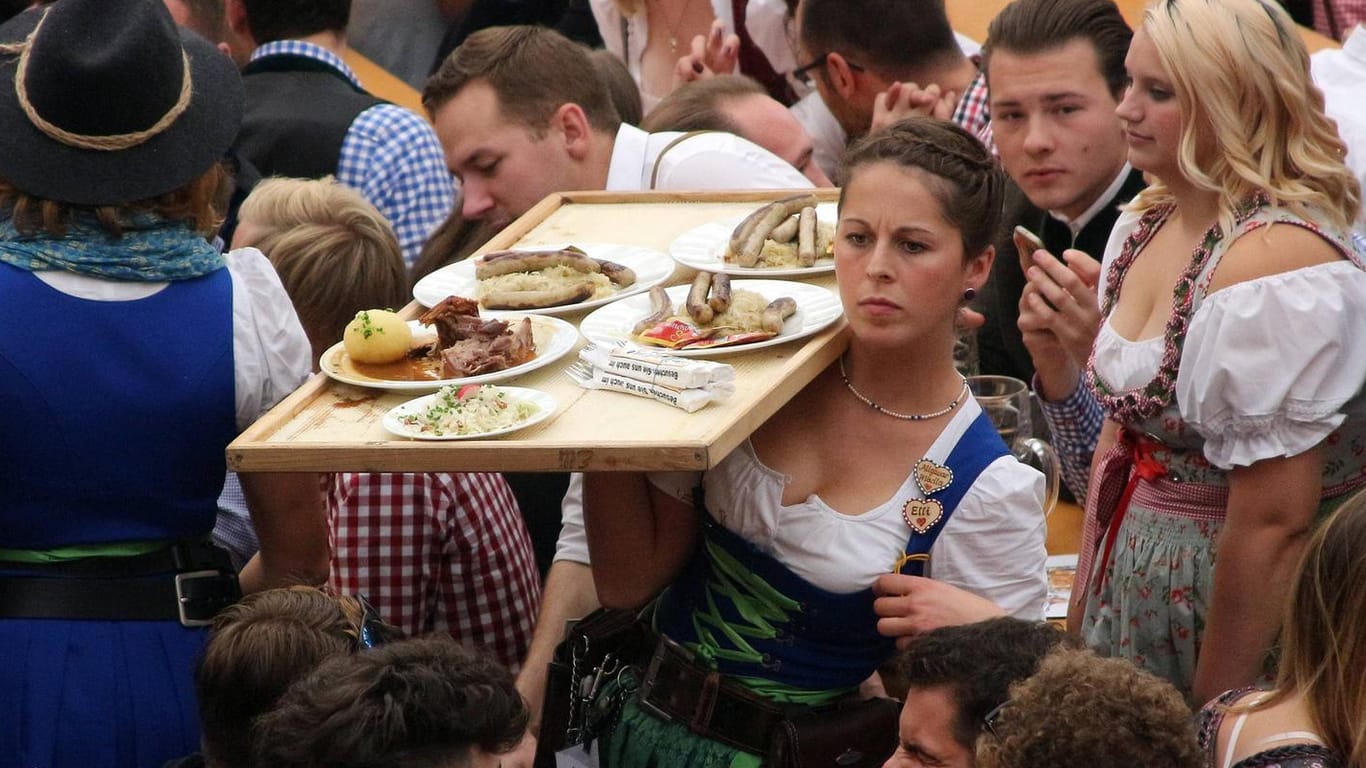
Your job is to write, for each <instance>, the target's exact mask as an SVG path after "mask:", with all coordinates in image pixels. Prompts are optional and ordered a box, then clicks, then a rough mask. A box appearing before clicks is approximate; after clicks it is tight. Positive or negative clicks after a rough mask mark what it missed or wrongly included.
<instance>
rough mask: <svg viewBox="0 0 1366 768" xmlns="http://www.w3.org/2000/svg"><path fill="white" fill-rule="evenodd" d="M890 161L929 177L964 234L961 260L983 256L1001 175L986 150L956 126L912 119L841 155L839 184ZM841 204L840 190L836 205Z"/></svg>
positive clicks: (995, 221) (997, 210)
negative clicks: (867, 166) (842, 158)
mask: <svg viewBox="0 0 1366 768" xmlns="http://www.w3.org/2000/svg"><path fill="white" fill-rule="evenodd" d="M878 162H891V163H895V164H897V165H899V166H901V167H903V168H907V169H916V170H920V171H922V172H923V173H924V174H926V175H928V176H929V177H930V179H928V180H927V181H928V183H927V187H928V188H929V190H930V193H931V194H933V195H934V197H935V199H936V200H938V201H939V206H940V208H942V209H943V215H944V219H945V220H946V221H948V222H949V223H950V224H952V225H953V226H954V227H955V228H957V229H958V231H959V232H961V233H962V235H963V257H964V258H971V257H973V256H976V255H977V254H979V253H981V252H982V251H983V250H985V249H986V248H987V246H988V245H990V244H991V242H992V237H993V235H994V234H995V232H996V230H997V228H998V227H999V226H1000V222H1001V204H1002V202H1001V201H1002V196H1003V195H1004V190H1005V176H1004V174H1003V173H1002V172H1001V169H1000V167H999V166H998V165H997V163H996V159H995V158H994V157H992V156H991V153H990V152H989V151H987V148H986V147H984V146H982V142H980V141H978V140H977V139H976V138H974V137H973V136H972V134H970V133H968V132H967V131H965V130H963V129H962V128H960V127H959V126H957V125H955V124H953V123H949V122H945V121H943V120H934V119H932V118H928V117H913V118H910V119H908V120H903V121H901V122H899V123H896V124H894V125H892V126H889V127H887V128H885V129H883V130H881V131H878V132H877V133H874V134H870V135H868V136H865V137H864V138H862V139H860V140H859V141H857V142H855V143H854V145H853V146H851V147H849V149H848V151H846V152H845V154H844V161H843V163H842V167H841V173H840V179H841V184H842V185H844V186H847V185H848V183H849V179H850V178H851V177H852V176H853V174H854V172H855V171H856V170H857V169H858V168H859V167H860V166H864V165H871V164H873V163H878ZM843 204H844V196H843V193H842V192H841V195H840V205H841V207H842V206H843Z"/></svg>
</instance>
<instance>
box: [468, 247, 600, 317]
mask: <svg viewBox="0 0 1366 768" xmlns="http://www.w3.org/2000/svg"><path fill="white" fill-rule="evenodd" d="M550 267H569V268H571V269H574V270H577V271H579V272H583V273H586V274H588V273H594V272H601V271H602V267H601V266H599V264H598V262H597V261H595V260H593V259H590V258H589V257H588V256H587V255H586V254H585V253H584V252H583V251H580V250H578V249H577V248H565V249H563V250H559V251H496V252H494V253H486V254H484V255H483V256H481V257H479V258H477V259H475V261H474V276H475V278H477V279H479V280H484V279H487V278H490V277H497V276H499V275H510V274H512V273H513V272H533V271H535V270H538V269H548V268H550ZM484 306H488V304H485V305H484Z"/></svg>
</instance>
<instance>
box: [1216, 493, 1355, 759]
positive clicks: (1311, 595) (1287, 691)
mask: <svg viewBox="0 0 1366 768" xmlns="http://www.w3.org/2000/svg"><path fill="white" fill-rule="evenodd" d="M1363 583H1366V494H1362V493H1359V494H1357V495H1355V496H1353V497H1352V500H1351V501H1349V502H1347V503H1346V504H1344V505H1343V506H1342V508H1341V509H1340V510H1338V511H1337V513H1335V514H1334V515H1333V516H1332V517H1331V518H1329V520H1328V522H1326V523H1324V524H1323V526H1322V527H1320V528H1319V530H1318V531H1317V532H1316V533H1315V534H1314V538H1313V539H1312V540H1311V541H1310V542H1309V546H1308V549H1307V551H1306V552H1305V558H1304V562H1303V563H1302V564H1301V566H1300V572H1299V578H1298V579H1297V580H1296V581H1295V583H1294V584H1292V585H1291V592H1290V600H1289V601H1287V603H1286V611H1285V623H1284V626H1283V629H1282V632H1281V649H1282V654H1281V661H1280V673H1279V675H1278V677H1277V679H1276V687H1275V688H1274V689H1273V690H1271V691H1268V692H1253V691H1252V690H1250V689H1247V688H1243V689H1238V690H1233V691H1229V692H1228V693H1226V694H1224V695H1223V696H1220V697H1219V699H1218V700H1217V701H1215V702H1211V703H1210V704H1209V705H1208V706H1206V707H1205V710H1204V711H1203V712H1202V722H1201V728H1200V741H1201V743H1202V745H1203V746H1204V747H1205V749H1206V750H1207V751H1208V757H1209V762H1208V764H1209V765H1212V766H1218V767H1219V768H1230V767H1231V766H1233V765H1237V766H1239V768H1269V767H1270V766H1280V768H1339V766H1342V767H1343V768H1362V766H1366V625H1363V623H1362V622H1363V620H1366V602H1363V600H1366V591H1363V590H1362V589H1361V588H1360V587H1361V584H1363ZM1230 706H1231V707H1232V708H1233V712H1234V713H1236V716H1234V717H1227V718H1226V717H1225V712H1226V711H1227V710H1228V708H1229V707H1230Z"/></svg>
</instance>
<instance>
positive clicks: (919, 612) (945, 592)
mask: <svg viewBox="0 0 1366 768" xmlns="http://www.w3.org/2000/svg"><path fill="white" fill-rule="evenodd" d="M873 594H875V595H877V599H876V600H874V601H873V611H874V612H875V613H877V615H878V617H879V618H878V621H877V631H878V633H879V634H881V635H883V636H884V637H895V638H896V645H897V647H898V648H904V647H906V645H907V644H909V643H910V642H911V640H912V638H914V637H915V636H916V635H919V634H921V633H923V632H929V631H930V630H934V629H939V628H940V627H951V626H955V625H958V624H971V623H973V622H977V621H983V620H985V619H991V618H995V617H997V616H1004V615H1006V612H1005V611H1004V610H1002V609H1001V607H1000V606H999V605H997V604H995V603H993V602H991V601H990V600H988V599H986V598H985V597H978V596H977V595H974V594H972V593H971V592H968V591H967V590H963V589H959V588H958V587H955V586H952V585H950V584H945V583H944V582H942V581H935V580H934V579H926V578H923V577H921V576H906V575H903V574H899V573H888V574H884V575H882V576H879V577H878V578H877V581H875V582H873Z"/></svg>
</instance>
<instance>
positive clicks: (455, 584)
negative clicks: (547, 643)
mask: <svg viewBox="0 0 1366 768" xmlns="http://www.w3.org/2000/svg"><path fill="white" fill-rule="evenodd" d="M327 495H328V499H327V500H328V512H329V515H330V517H331V540H332V542H331V543H332V586H333V588H335V589H336V590H338V591H339V592H341V593H343V594H354V593H363V594H365V595H366V596H367V597H368V598H369V599H370V602H371V603H372V604H373V605H374V606H375V608H376V609H377V610H378V611H379V613H380V616H382V617H383V618H384V620H385V621H387V622H389V623H390V624H393V625H394V626H397V627H399V628H401V629H402V630H404V631H405V632H407V633H409V634H410V635H421V634H428V633H432V632H447V633H449V634H450V635H451V636H452V637H454V638H455V639H456V640H459V641H461V642H465V643H470V644H472V645H477V646H481V647H483V648H486V649H488V650H489V651H491V652H492V653H493V654H494V655H495V656H497V658H498V659H499V660H500V661H502V662H503V663H504V664H505V665H507V666H508V667H509V668H511V669H512V670H513V671H514V672H515V671H516V670H517V669H518V668H519V667H520V666H521V663H522V657H523V656H525V655H526V651H527V646H528V644H529V643H530V641H531V630H532V626H533V624H534V623H535V620H536V611H537V609H538V607H539V603H540V595H541V589H540V576H539V574H538V573H537V571H536V562H535V559H534V556H533V554H532V548H531V537H530V535H529V534H528V533H527V528H526V523H525V522H523V520H522V515H521V512H520V511H518V508H517V501H516V499H515V498H514V497H513V495H512V490H511V489H510V488H509V487H508V484H507V481H506V480H504V479H503V476H502V475H500V474H474V473H449V474H448V473H433V474H413V473H353V472H342V473H338V474H335V475H333V476H332V480H331V485H330V487H329V489H328V494H327Z"/></svg>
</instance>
